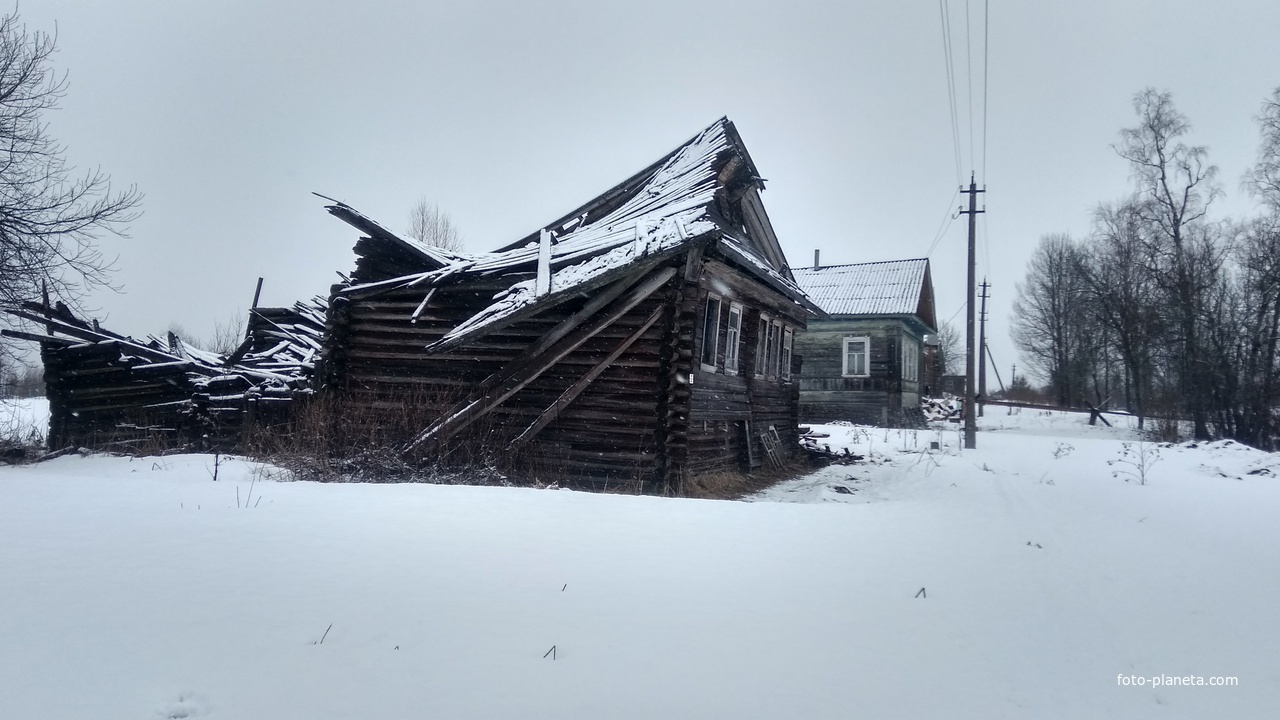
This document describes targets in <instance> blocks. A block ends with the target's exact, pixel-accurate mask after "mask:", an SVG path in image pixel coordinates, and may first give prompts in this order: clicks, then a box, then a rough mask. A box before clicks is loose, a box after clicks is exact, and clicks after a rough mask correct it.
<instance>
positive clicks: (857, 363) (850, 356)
mask: <svg viewBox="0 0 1280 720" xmlns="http://www.w3.org/2000/svg"><path fill="white" fill-rule="evenodd" d="M843 368H844V369H843V371H842V373H841V374H843V375H844V376H845V377H869V376H870V375H871V338H868V337H847V338H845V339H844V363H843Z"/></svg>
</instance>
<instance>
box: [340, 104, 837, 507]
mask: <svg viewBox="0 0 1280 720" xmlns="http://www.w3.org/2000/svg"><path fill="white" fill-rule="evenodd" d="M762 187H763V181H762V180H761V179H760V176H759V174H758V172H757V171H756V168H755V166H754V164H753V163H752V161H751V159H750V156H749V155H748V154H747V153H746V149H745V147H744V146H743V145H742V142H741V139H740V138H739V137H738V135H737V132H736V130H735V129H734V127H733V125H732V123H730V122H728V121H727V120H724V119H722V120H720V121H718V122H716V123H715V124H713V125H712V126H711V127H709V128H707V129H706V130H704V131H703V132H702V133H699V134H698V135H697V136H696V137H694V138H693V139H692V140H690V141H689V142H687V143H685V144H684V145H682V146H680V147H679V148H677V149H676V150H675V151H673V152H672V153H670V154H668V155H667V156H665V157H663V158H662V159H660V160H659V161H657V162H656V163H654V164H653V165H651V166H649V167H648V168H646V169H644V170H642V171H641V172H640V173H637V174H636V175H634V176H632V177H631V178H629V179H628V180H626V181H624V182H622V183H621V184H619V185H618V186H616V187H614V188H613V189H611V190H609V191H608V192H606V193H604V194H603V195H601V196H599V197H597V198H595V199H593V200H591V201H590V202H588V203H587V204H586V205H583V206H581V207H579V208H577V209H575V210H574V211H572V212H570V213H569V214H567V215H565V216H564V217H561V218H560V219H558V220H556V221H555V222H553V223H550V224H549V225H547V226H545V227H544V228H543V229H541V230H539V231H536V232H534V233H532V234H531V235H529V236H527V237H525V238H523V239H521V240H519V241H517V242H515V243H512V244H510V245H508V246H506V247H503V248H500V249H498V250H497V251H495V252H492V253H487V254H482V255H474V256H472V255H460V254H456V253H446V252H442V251H440V250H438V249H435V248H429V247H427V246H424V245H422V244H420V243H416V242H414V241H412V240H405V239H403V238H399V237H397V236H396V235H395V234H394V233H391V232H389V231H387V230H386V229H385V228H383V227H381V226H380V225H378V224H377V223H376V222H374V221H372V220H370V219H369V218H367V217H365V216H363V215H361V214H360V213H359V212H357V211H355V210H354V209H352V208H351V207H349V206H347V205H344V204H341V203H336V202H335V203H334V204H332V205H330V206H328V208H327V209H328V210H329V212H330V213H332V214H333V215H335V216H336V217H338V218H340V219H342V220H343V221H345V222H347V223H348V224H350V225H352V226H353V227H355V228H357V229H359V230H360V231H361V232H362V233H364V235H365V236H364V237H363V238H362V239H361V240H360V241H359V242H358V244H357V245H356V247H355V251H356V254H357V256H358V260H357V264H356V269H355V271H354V273H353V274H352V276H351V279H350V281H349V282H347V283H344V284H341V285H337V286H335V287H334V288H333V292H332V295H331V297H330V311H329V317H328V325H327V327H326V334H325V347H324V354H323V357H322V365H321V367H320V368H319V369H318V370H317V374H318V376H319V382H320V386H321V389H322V392H332V393H335V394H336V395H337V396H338V397H339V398H340V400H339V401H338V405H339V406H340V407H343V408H346V409H347V411H346V412H344V418H345V419H346V420H347V421H348V422H349V423H361V422H363V423H365V424H367V425H370V426H371V427H370V428H369V431H368V432H366V433H364V434H363V435H362V437H366V438H372V437H373V436H374V434H375V432H376V431H378V430H380V429H382V428H384V427H385V425H386V419H387V417H388V415H389V414H394V415H395V416H397V417H406V416H414V415H415V414H418V415H420V416H421V417H423V418H424V421H423V422H422V423H421V424H420V425H418V426H417V427H412V428H406V430H410V431H409V432H407V433H406V434H405V435H404V436H403V437H401V438H398V442H399V447H400V450H401V452H402V453H403V454H404V455H405V456H406V457H409V458H415V459H428V460H429V459H433V458H434V459H447V458H449V457H450V456H451V455H453V454H455V453H458V452H461V451H464V450H465V449H466V448H470V449H471V450H475V449H477V448H479V449H480V451H481V452H482V453H483V454H484V455H485V457H486V458H487V459H489V460H494V459H496V460H498V461H499V462H502V463H504V464H506V465H509V466H516V467H519V468H521V469H523V470H525V471H532V472H535V473H536V472H537V471H538V469H539V468H544V469H546V470H547V472H548V473H549V474H550V473H554V474H555V475H556V476H557V477H559V476H569V477H574V478H579V479H583V480H587V481H590V482H593V483H603V484H609V483H614V484H615V485H616V484H618V483H639V486H640V487H642V488H643V489H645V490H648V491H655V492H679V489H680V485H681V482H683V479H684V478H685V477H686V476H690V475H694V474H697V473H702V472H709V471H715V470H734V469H746V470H749V469H751V468H753V467H760V466H761V465H762V464H765V463H766V461H767V462H769V463H772V464H781V463H782V462H784V461H785V460H786V457H789V456H791V455H793V454H794V453H796V452H798V442H797V440H796V436H797V426H798V393H797V390H796V386H795V384H794V383H793V382H792V381H791V377H792V370H793V366H795V365H797V364H798V362H799V358H793V357H792V356H791V339H792V337H793V335H794V333H795V331H796V330H798V329H802V328H803V327H804V325H805V323H806V320H807V318H808V317H810V316H811V315H812V314H813V313H814V312H820V311H816V310H815V308H814V307H813V305H812V304H811V303H809V301H808V299H807V298H806V297H805V295H804V293H803V292H801V291H800V290H799V288H797V287H796V285H795V284H794V282H793V280H792V277H791V273H790V269H789V268H788V267H787V264H786V259H785V257H784V256H783V254H782V251H781V248H780V246H779V245H778V242H777V238H776V237H775V236H774V235H773V229H772V227H771V226H770V224H769V221H768V218H767V216H766V215H765V213H764V208H763V205H762V204H761V203H760V197H759V190H760V188H762ZM423 408H426V411H423V410H422V409H423Z"/></svg>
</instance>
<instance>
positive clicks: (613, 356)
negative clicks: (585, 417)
mask: <svg viewBox="0 0 1280 720" xmlns="http://www.w3.org/2000/svg"><path fill="white" fill-rule="evenodd" d="M662 313H663V308H661V307H659V308H658V309H657V310H655V311H653V312H652V313H651V314H650V315H649V317H648V319H646V320H645V322H644V324H643V325H641V326H640V329H639V330H637V331H635V332H633V333H632V334H631V335H629V336H628V337H626V338H625V339H624V340H623V341H622V342H621V343H619V345H618V347H616V348H614V349H613V351H612V352H610V353H609V355H608V356H606V357H605V358H604V359H603V360H601V361H600V362H599V363H597V364H596V365H595V366H594V367H592V368H591V369H590V370H588V371H587V373H586V375H583V376H582V378H581V379H580V380H578V381H577V382H575V383H574V384H573V385H570V386H569V388H568V389H566V390H565V391H564V393H563V394H562V395H561V396H560V397H559V398H557V399H556V401H555V402H554V403H552V404H551V405H550V407H548V408H547V409H546V410H543V411H542V414H541V415H539V416H538V419H537V420H534V421H533V424H531V425H530V426H529V427H527V428H525V430H524V432H522V433H520V435H518V436H517V437H516V439H515V440H512V441H511V446H512V447H514V448H520V447H522V446H523V445H524V444H525V443H527V442H529V440H531V439H532V438H533V436H534V435H537V434H538V433H539V432H540V431H541V430H542V428H544V427H546V426H547V424H548V423H550V422H551V421H552V420H555V419H556V418H557V417H559V416H560V411H561V410H564V409H565V408H566V407H568V405H569V403H571V402H573V401H574V400H575V399H577V397H578V396H579V395H581V394H582V391H583V390H586V389H587V386H588V385H590V384H591V383H592V381H594V380H595V379H596V378H597V377H599V376H600V374H601V373H603V372H604V371H605V370H607V369H608V368H609V366H610V365H611V364H612V363H613V361H615V360H617V359H618V357H620V356H621V355H622V353H624V352H626V351H627V349H628V348H630V347H631V344H632V343H634V342H635V341H636V340H639V339H640V336H641V335H643V334H644V333H645V331H647V330H648V329H649V328H650V327H653V324H654V323H656V322H658V319H659V318H660V317H662Z"/></svg>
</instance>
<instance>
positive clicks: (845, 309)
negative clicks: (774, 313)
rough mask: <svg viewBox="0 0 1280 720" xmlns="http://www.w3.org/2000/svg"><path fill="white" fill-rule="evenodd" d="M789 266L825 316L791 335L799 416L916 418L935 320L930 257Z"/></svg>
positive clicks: (893, 422)
mask: <svg viewBox="0 0 1280 720" xmlns="http://www.w3.org/2000/svg"><path fill="white" fill-rule="evenodd" d="M792 272H793V273H794V275H795V279H796V284H797V285H799V286H800V288H801V289H803V290H804V291H805V293H807V294H808V295H809V297H810V299H812V300H813V302H814V303H815V304H816V305H817V306H818V307H820V308H822V309H823V310H824V311H825V312H826V313H827V315H828V317H827V318H826V319H823V320H810V321H809V324H808V329H806V330H803V331H801V332H799V333H797V334H796V339H795V353H796V355H799V356H801V357H802V358H803V359H804V362H803V365H802V372H801V373H800V374H799V382H800V418H801V420H802V421H804V422H830V421H832V420H847V421H850V422H855V423H862V424H872V425H883V426H901V425H913V424H916V423H918V422H919V417H920V415H919V410H920V396H921V395H922V394H924V393H926V392H927V389H926V380H925V372H924V370H925V367H924V366H925V363H924V340H925V336H926V335H928V334H932V333H935V332H937V325H938V323H937V320H936V319H935V317H934V302H933V280H932V278H931V277H930V274H929V261H928V259H926V258H919V259H915V260H894V261H890V262H874V263H858V264H853V265H827V266H817V265H815V266H814V267H812V268H803V269H800V268H796V269H793V270H792Z"/></svg>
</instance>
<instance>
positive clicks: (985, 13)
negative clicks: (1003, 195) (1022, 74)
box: [982, 0, 991, 185]
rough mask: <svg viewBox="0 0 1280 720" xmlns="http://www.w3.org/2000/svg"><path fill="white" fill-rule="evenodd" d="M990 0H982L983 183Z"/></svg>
mask: <svg viewBox="0 0 1280 720" xmlns="http://www.w3.org/2000/svg"><path fill="white" fill-rule="evenodd" d="M989 10H990V8H989V0H982V184H983V185H986V184H987V46H988V42H987V40H988V38H987V36H988V34H989V31H990V28H991V19H990V11H989Z"/></svg>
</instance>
